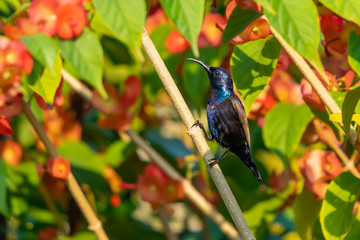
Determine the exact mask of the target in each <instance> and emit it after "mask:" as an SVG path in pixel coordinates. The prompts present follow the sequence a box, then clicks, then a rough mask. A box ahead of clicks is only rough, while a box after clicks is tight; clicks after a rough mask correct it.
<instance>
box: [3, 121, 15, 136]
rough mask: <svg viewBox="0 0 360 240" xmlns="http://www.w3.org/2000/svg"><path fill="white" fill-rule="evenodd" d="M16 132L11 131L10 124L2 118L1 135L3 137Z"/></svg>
mask: <svg viewBox="0 0 360 240" xmlns="http://www.w3.org/2000/svg"><path fill="white" fill-rule="evenodd" d="M13 133H14V131H13V130H12V129H11V127H10V124H9V122H8V121H7V120H6V118H0V134H1V135H11V134H13Z"/></svg>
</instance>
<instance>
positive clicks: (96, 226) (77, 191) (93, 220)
mask: <svg viewBox="0 0 360 240" xmlns="http://www.w3.org/2000/svg"><path fill="white" fill-rule="evenodd" d="M23 112H24V114H25V115H26V117H27V118H28V120H29V122H30V123H31V125H32V127H33V128H34V130H35V132H36V134H37V135H38V137H39V138H40V140H41V141H42V142H43V144H44V145H45V147H46V149H47V150H48V152H49V154H50V156H51V157H52V158H56V157H58V156H59V153H58V151H57V149H56V147H55V146H54V145H53V143H52V142H51V141H50V139H49V137H48V136H47V134H46V132H45V130H44V128H43V127H42V125H41V124H40V122H39V121H38V120H37V119H36V117H35V115H34V114H33V112H32V111H31V109H30V106H29V104H28V103H27V102H25V101H23ZM65 181H66V183H67V186H68V188H69V190H70V192H71V194H72V196H73V197H74V199H75V201H76V203H77V204H78V206H79V208H80V210H81V212H82V213H83V215H84V217H85V218H86V220H87V221H88V223H89V227H88V229H89V230H91V231H94V233H95V234H96V236H97V238H98V239H100V240H108V237H107V235H106V233H105V231H104V229H103V227H102V224H101V221H100V220H99V219H98V218H97V216H96V214H95V213H94V211H93V209H92V208H91V206H90V204H89V202H88V201H87V199H86V197H85V195H84V193H83V192H82V190H81V188H80V186H79V184H78V183H77V181H76V179H75V177H74V175H73V174H72V173H71V172H70V173H69V176H68V177H67V179H65Z"/></svg>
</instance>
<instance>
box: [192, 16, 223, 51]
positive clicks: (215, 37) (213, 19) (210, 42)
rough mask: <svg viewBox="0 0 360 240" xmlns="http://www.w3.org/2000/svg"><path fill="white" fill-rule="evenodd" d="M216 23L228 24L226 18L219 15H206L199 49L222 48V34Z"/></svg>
mask: <svg viewBox="0 0 360 240" xmlns="http://www.w3.org/2000/svg"><path fill="white" fill-rule="evenodd" d="M216 23H217V24H220V25H223V24H225V23H226V18H225V17H223V16H222V15H220V14H219V13H208V14H206V15H205V18H204V23H203V25H202V28H201V31H200V35H199V39H198V45H199V47H207V46H214V47H219V46H220V44H221V37H222V32H221V31H220V30H219V29H218V28H217V27H216Z"/></svg>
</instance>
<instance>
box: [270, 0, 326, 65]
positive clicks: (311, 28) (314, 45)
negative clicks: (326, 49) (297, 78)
mask: <svg viewBox="0 0 360 240" xmlns="http://www.w3.org/2000/svg"><path fill="white" fill-rule="evenodd" d="M269 2H270V4H271V6H272V7H273V9H274V10H275V12H276V13H275V14H272V13H271V12H269V11H266V9H264V10H265V11H264V13H265V15H266V17H267V18H268V20H269V22H270V24H271V25H272V26H273V27H274V28H275V29H276V30H277V31H278V32H279V34H280V35H281V36H282V37H283V38H284V39H285V41H286V42H287V43H288V44H290V46H292V47H293V48H294V49H295V50H296V51H297V52H298V53H299V54H301V55H302V56H304V57H305V58H306V59H307V60H309V61H310V62H311V63H312V64H313V65H314V67H315V68H316V69H317V70H318V71H324V68H323V65H322V63H321V60H320V57H319V54H318V47H319V43H320V27H319V21H318V19H319V16H318V12H317V10H316V6H315V4H314V2H313V1H312V0H293V1H282V0H269Z"/></svg>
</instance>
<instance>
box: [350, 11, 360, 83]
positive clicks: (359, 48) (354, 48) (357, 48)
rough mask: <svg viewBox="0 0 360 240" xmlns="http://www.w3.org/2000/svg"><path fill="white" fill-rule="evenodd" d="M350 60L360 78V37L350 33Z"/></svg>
mask: <svg viewBox="0 0 360 240" xmlns="http://www.w3.org/2000/svg"><path fill="white" fill-rule="evenodd" d="M359 14H360V13H359ZM348 59H349V64H350V66H351V68H352V69H353V70H354V71H355V72H356V73H357V75H358V76H360V35H358V34H356V33H355V32H350V35H349V55H348Z"/></svg>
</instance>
